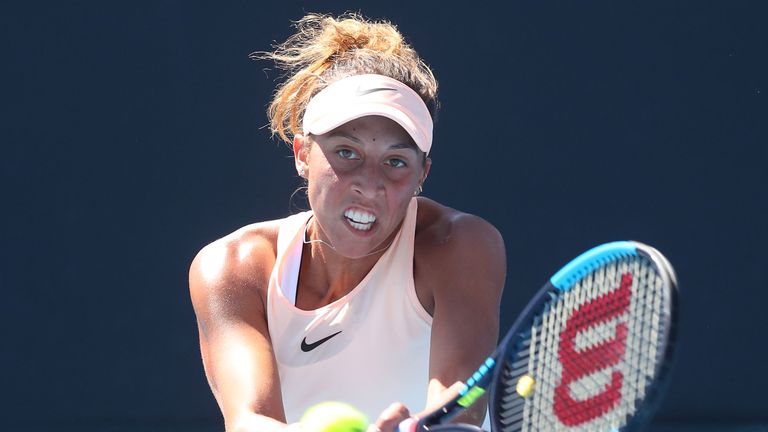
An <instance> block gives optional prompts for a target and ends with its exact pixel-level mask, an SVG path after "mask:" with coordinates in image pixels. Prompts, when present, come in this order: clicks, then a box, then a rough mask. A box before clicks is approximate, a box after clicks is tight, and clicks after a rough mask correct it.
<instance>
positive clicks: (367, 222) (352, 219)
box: [344, 209, 376, 231]
mask: <svg viewBox="0 0 768 432" xmlns="http://www.w3.org/2000/svg"><path fill="white" fill-rule="evenodd" d="M344 217H345V218H346V219H347V223H349V225H350V226H351V227H352V228H354V229H356V230H360V231H368V230H369V229H371V226H373V223H374V222H376V216H375V215H373V214H372V213H368V212H366V211H362V210H352V209H350V210H347V211H345V212H344Z"/></svg>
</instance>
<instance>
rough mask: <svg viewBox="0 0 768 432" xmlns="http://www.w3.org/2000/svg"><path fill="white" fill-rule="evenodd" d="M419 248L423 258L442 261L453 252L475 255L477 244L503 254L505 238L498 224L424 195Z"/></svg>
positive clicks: (459, 254)
mask: <svg viewBox="0 0 768 432" xmlns="http://www.w3.org/2000/svg"><path fill="white" fill-rule="evenodd" d="M416 248H417V255H424V256H421V257H420V258H425V259H429V258H428V257H432V258H434V259H436V260H440V261H442V260H444V259H447V258H450V257H451V256H453V255H458V256H462V255H473V254H475V253H477V252H478V248H480V249H485V250H487V251H488V252H489V253H502V254H503V253H504V241H503V239H502V236H501V233H499V231H498V230H497V229H496V227H494V226H493V225H492V224H491V223H489V222H488V221H486V220H485V219H483V218H481V217H479V216H476V215H473V214H469V213H464V212H461V211H458V210H456V209H453V208H450V207H447V206H444V205H442V204H439V203H437V202H436V201H433V200H430V199H427V198H423V197H421V198H419V210H418V219H417V223H416ZM501 258H505V257H504V256H501Z"/></svg>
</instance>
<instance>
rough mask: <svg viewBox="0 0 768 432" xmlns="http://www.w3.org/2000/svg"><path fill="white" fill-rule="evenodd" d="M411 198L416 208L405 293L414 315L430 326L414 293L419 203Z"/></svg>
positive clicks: (424, 311)
mask: <svg viewBox="0 0 768 432" xmlns="http://www.w3.org/2000/svg"><path fill="white" fill-rule="evenodd" d="M413 200H414V201H415V202H416V204H415V206H416V210H415V211H414V215H413V229H412V230H411V232H410V236H411V244H412V245H413V247H412V248H411V266H410V269H411V271H410V273H411V277H410V283H409V284H408V287H407V289H406V295H407V296H408V301H409V302H410V303H411V307H412V308H413V310H414V312H416V315H418V317H419V318H421V319H422V320H423V321H424V323H426V324H427V325H428V326H430V327H431V326H432V315H430V314H429V312H427V310H426V309H425V308H424V305H422V304H421V301H420V300H419V296H418V295H416V279H415V278H414V277H413V268H414V264H415V262H414V260H415V259H416V221H417V220H418V214H419V213H418V212H419V204H418V200H417V198H416V197H414V198H413Z"/></svg>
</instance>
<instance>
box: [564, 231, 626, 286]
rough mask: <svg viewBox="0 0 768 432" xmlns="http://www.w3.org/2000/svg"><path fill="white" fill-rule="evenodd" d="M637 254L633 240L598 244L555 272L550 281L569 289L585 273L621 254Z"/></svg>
mask: <svg viewBox="0 0 768 432" xmlns="http://www.w3.org/2000/svg"><path fill="white" fill-rule="evenodd" d="M635 255H637V246H636V243H634V242H631V241H615V242H611V243H605V244H603V245H600V246H596V247H594V248H592V249H590V250H588V251H586V252H584V253H582V254H581V255H579V256H578V257H576V258H574V259H573V261H571V262H569V263H568V265H566V266H565V267H563V268H562V269H560V271H558V272H557V273H555V275H554V276H552V278H550V280H549V282H550V283H551V284H552V286H554V287H555V288H557V289H559V290H560V291H568V290H570V289H571V288H572V287H573V285H574V284H575V283H576V281H578V280H579V279H581V278H582V277H583V276H584V275H586V274H588V273H590V272H592V271H593V270H594V269H596V268H597V267H600V266H601V265H603V264H604V263H606V262H608V261H613V260H615V259H616V258H618V257H621V256H635Z"/></svg>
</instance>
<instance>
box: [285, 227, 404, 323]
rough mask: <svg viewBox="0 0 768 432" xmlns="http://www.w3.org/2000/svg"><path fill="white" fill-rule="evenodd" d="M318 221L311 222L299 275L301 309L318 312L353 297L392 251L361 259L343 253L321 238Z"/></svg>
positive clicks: (381, 250) (379, 250) (299, 303)
mask: <svg viewBox="0 0 768 432" xmlns="http://www.w3.org/2000/svg"><path fill="white" fill-rule="evenodd" d="M313 222H314V220H310V221H309V222H307V229H306V230H305V233H304V245H303V251H302V259H301V270H300V273H299V284H298V286H299V289H298V292H297V301H296V304H297V306H299V307H301V308H304V309H316V308H318V307H321V306H324V305H327V304H329V303H331V302H333V301H335V300H338V299H339V298H341V297H343V296H345V295H347V294H349V293H350V292H351V291H352V290H353V289H354V288H355V287H356V286H357V285H359V284H360V282H361V281H362V280H363V279H364V278H365V276H366V275H367V274H368V273H369V272H370V271H371V269H372V268H373V266H375V265H376V262H377V261H378V260H379V258H381V256H382V255H383V254H384V252H385V251H386V250H387V249H388V248H389V246H390V245H391V243H392V240H393V239H394V235H393V236H392V239H390V240H389V241H388V242H387V243H386V245H385V246H383V247H381V248H379V249H376V250H374V251H373V252H371V253H369V254H366V255H364V256H362V257H359V258H349V257H345V256H343V255H341V254H339V253H338V252H337V251H336V249H335V248H334V247H333V245H332V244H330V243H329V242H327V241H324V240H322V239H321V238H320V233H319V230H318V229H317V225H316V224H315V223H313Z"/></svg>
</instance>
